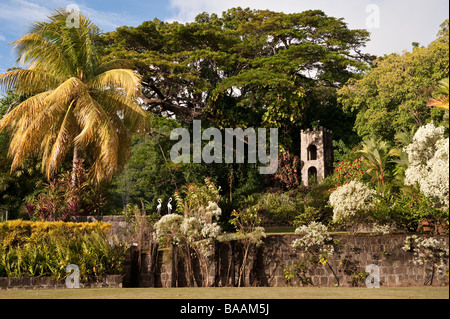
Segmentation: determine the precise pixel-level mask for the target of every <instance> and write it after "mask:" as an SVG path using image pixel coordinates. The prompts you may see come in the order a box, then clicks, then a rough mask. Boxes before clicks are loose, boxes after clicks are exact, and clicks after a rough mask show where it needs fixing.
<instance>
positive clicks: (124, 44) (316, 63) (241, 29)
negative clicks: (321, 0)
mask: <svg viewBox="0 0 450 319" xmlns="http://www.w3.org/2000/svg"><path fill="white" fill-rule="evenodd" d="M368 37H369V33H368V32H367V31H366V30H350V29H349V28H348V27H347V24H346V23H345V22H344V21H343V20H342V19H337V18H334V17H329V16H327V15H326V14H325V13H323V12H322V11H320V10H310V11H305V12H302V13H293V14H285V13H279V12H272V11H268V10H250V9H242V8H232V9H229V10H228V11H226V12H224V13H223V14H222V16H218V15H216V14H211V15H208V14H207V13H202V14H200V15H199V16H198V17H197V19H196V20H195V22H191V23H186V24H181V23H179V22H173V23H166V22H163V21H160V20H158V19H154V20H153V21H145V22H143V23H142V24H141V25H140V26H138V27H126V26H123V27H120V28H117V29H116V31H114V32H111V33H107V34H105V36H104V37H102V38H101V39H99V43H100V45H101V46H102V49H103V52H102V54H103V56H104V57H105V59H106V60H110V59H116V58H126V59H132V60H133V61H134V62H135V65H136V67H137V70H138V71H139V73H140V74H142V76H143V78H142V85H143V93H144V96H145V97H144V99H143V101H144V103H145V105H146V106H147V107H148V109H149V110H150V111H151V112H153V113H156V114H166V112H170V113H169V114H172V113H175V115H176V118H177V120H178V121H180V122H184V123H190V122H191V121H192V119H194V118H200V117H201V118H202V119H205V120H208V121H209V122H210V123H212V124H214V125H215V126H216V127H219V128H224V127H251V126H253V127H257V126H259V127H261V126H264V127H280V128H283V129H284V130H286V133H287V134H284V135H283V136H282V144H283V145H286V146H288V147H295V145H296V142H295V140H292V139H291V138H290V137H291V136H292V132H294V131H295V130H297V129H298V126H299V125H304V126H308V125H309V123H310V122H312V121H315V120H319V119H322V120H323V123H322V124H323V125H326V126H327V127H329V128H331V129H333V130H335V134H336V136H340V137H341V138H345V139H346V142H348V141H347V139H348V138H347V137H348V135H351V132H350V130H349V129H348V127H347V128H342V123H343V122H345V123H350V125H352V117H351V116H348V115H346V114H343V112H342V110H341V108H340V107H339V105H338V104H337V102H336V88H338V87H340V86H341V85H343V84H344V83H345V82H346V81H347V80H348V79H349V78H350V77H352V76H357V75H358V74H359V73H360V72H361V71H363V70H365V69H367V65H368V62H369V61H371V60H372V59H373V57H372V56H370V55H369V54H362V53H361V52H360V48H361V47H363V46H364V45H365V43H366V42H367V41H368ZM350 51H355V52H358V54H355V55H350V54H348V52H350ZM312 74H314V76H313V75H312ZM330 114H332V115H330ZM322 115H323V116H322ZM317 117H319V118H317ZM210 175H211V174H210Z"/></svg>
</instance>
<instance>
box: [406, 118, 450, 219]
mask: <svg viewBox="0 0 450 319" xmlns="http://www.w3.org/2000/svg"><path fill="white" fill-rule="evenodd" d="M444 130H445V128H444V127H443V126H441V127H435V126H434V124H433V123H430V124H427V125H425V126H422V127H420V128H419V129H418V130H417V132H416V133H415V134H414V138H413V142H412V143H411V144H410V145H408V146H407V147H406V148H405V152H406V153H407V154H408V161H409V166H408V168H407V169H406V171H405V184H406V185H416V184H417V185H418V186H419V189H420V192H421V193H423V194H424V195H425V196H427V197H428V198H429V199H430V200H431V201H433V202H434V203H435V204H437V205H439V206H442V207H444V209H447V210H448V208H449V139H448V138H444Z"/></svg>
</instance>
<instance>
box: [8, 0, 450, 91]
mask: <svg viewBox="0 0 450 319" xmlns="http://www.w3.org/2000/svg"><path fill="white" fill-rule="evenodd" d="M73 4H75V5H77V6H78V7H79V8H80V10H81V12H82V13H83V14H84V15H87V16H89V17H90V18H91V20H92V21H93V23H95V24H96V25H97V26H99V27H100V28H101V29H102V30H103V31H104V32H109V31H114V30H115V28H117V27H119V26H123V25H127V26H138V25H140V24H141V23H142V22H143V21H147V20H153V19H154V18H158V19H159V20H162V21H167V22H173V21H178V22H181V23H185V22H190V21H193V20H194V18H195V16H196V15H197V14H199V13H202V12H208V13H217V14H218V15H221V14H222V12H223V11H226V10H227V9H229V8H232V7H238V6H240V7H242V8H247V7H249V8H251V9H269V10H272V11H277V12H284V13H293V12H302V11H305V10H310V9H320V10H323V11H324V12H325V14H327V15H328V16H333V17H336V18H344V21H346V22H347V23H348V27H349V28H351V29H362V28H364V29H367V30H368V31H369V32H370V33H371V40H370V41H369V42H368V44H367V46H366V48H364V50H363V51H364V52H368V53H371V54H375V55H378V56H382V55H384V54H390V53H393V52H399V53H401V52H402V51H404V50H411V48H412V45H411V44H412V42H418V43H420V45H424V46H426V45H428V44H429V43H430V42H431V41H433V40H434V39H435V38H436V34H437V32H438V31H439V25H440V24H441V23H442V22H443V21H444V20H445V19H448V16H449V14H448V12H449V2H448V0H149V1H142V0H140V1H137V0H126V1H124V0H121V1H117V0H108V1H106V0H102V1H84V0H82V1H64V0H35V1H33V0H0V73H3V72H5V71H6V70H7V69H8V68H10V67H12V66H14V64H15V60H16V57H15V55H14V52H12V50H11V45H8V44H9V43H10V42H12V41H14V40H17V39H19V38H20V37H22V36H23V35H25V34H26V33H27V30H28V28H29V27H30V25H31V24H32V23H33V22H36V21H44V20H46V17H47V16H48V15H49V14H50V13H51V12H52V11H53V10H54V9H57V8H63V7H66V6H68V5H73ZM0 94H1V93H0Z"/></svg>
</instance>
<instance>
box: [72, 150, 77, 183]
mask: <svg viewBox="0 0 450 319" xmlns="http://www.w3.org/2000/svg"><path fill="white" fill-rule="evenodd" d="M77 167H78V147H77V146H76V145H74V146H73V159H72V188H75V187H76V185H77Z"/></svg>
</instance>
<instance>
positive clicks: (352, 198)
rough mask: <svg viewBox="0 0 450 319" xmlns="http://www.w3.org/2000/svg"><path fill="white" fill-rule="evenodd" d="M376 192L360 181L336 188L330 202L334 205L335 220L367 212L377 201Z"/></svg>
mask: <svg viewBox="0 0 450 319" xmlns="http://www.w3.org/2000/svg"><path fill="white" fill-rule="evenodd" d="M375 194H376V192H375V191H374V190H373V189H370V188H369V187H368V186H367V185H366V184H364V183H362V182H358V181H351V182H349V183H347V184H345V185H343V186H340V187H338V188H336V189H335V190H334V191H333V192H332V193H331V194H330V198H329V204H330V205H331V206H332V207H333V221H335V222H336V221H339V220H342V219H344V220H345V219H348V218H351V217H353V216H355V215H356V214H357V213H358V214H360V213H363V214H364V213H367V212H368V211H369V210H370V209H371V207H372V205H373V203H374V201H375V197H374V196H375Z"/></svg>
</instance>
